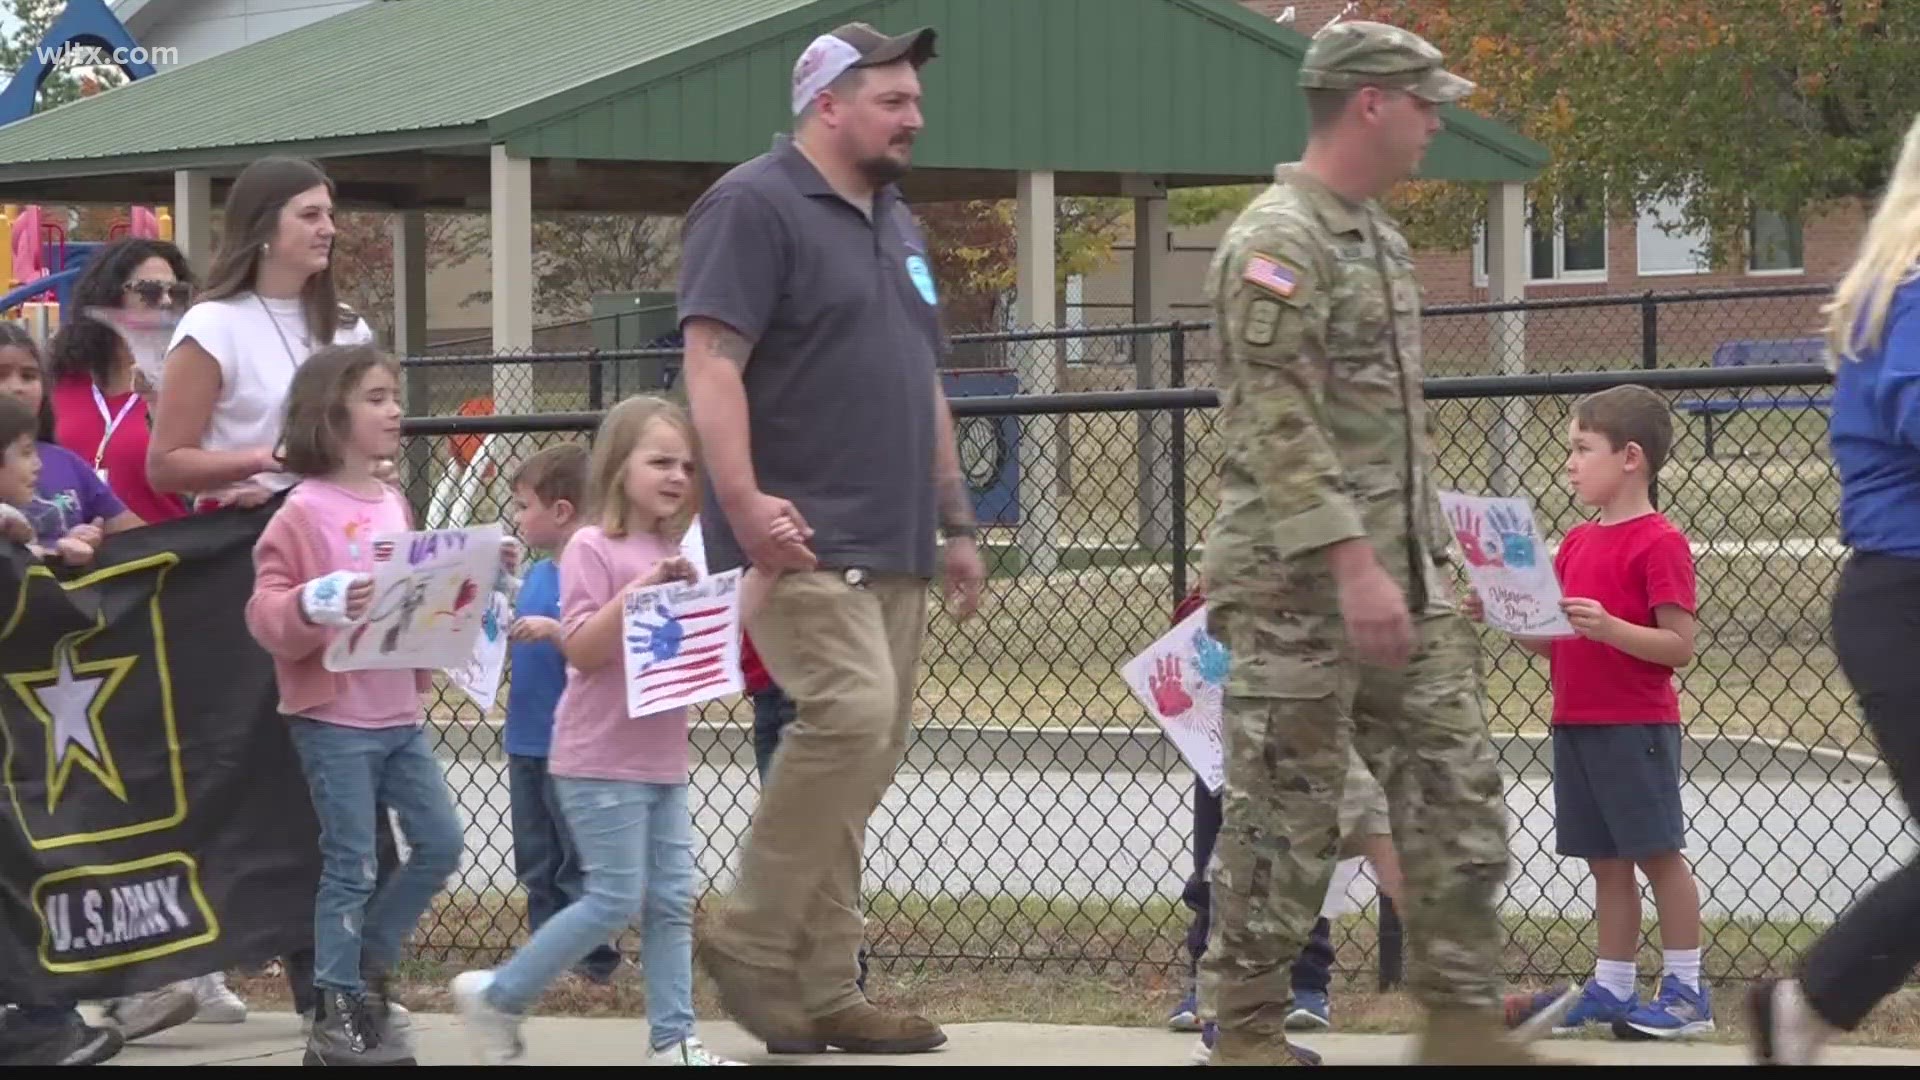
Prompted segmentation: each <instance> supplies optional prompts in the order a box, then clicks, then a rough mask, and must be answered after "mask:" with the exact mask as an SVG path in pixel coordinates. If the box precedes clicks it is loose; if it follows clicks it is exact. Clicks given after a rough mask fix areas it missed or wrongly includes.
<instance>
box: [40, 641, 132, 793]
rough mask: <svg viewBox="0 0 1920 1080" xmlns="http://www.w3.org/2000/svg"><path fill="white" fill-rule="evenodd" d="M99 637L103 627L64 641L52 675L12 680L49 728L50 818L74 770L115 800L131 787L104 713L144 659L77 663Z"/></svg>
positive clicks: (56, 647)
mask: <svg viewBox="0 0 1920 1080" xmlns="http://www.w3.org/2000/svg"><path fill="white" fill-rule="evenodd" d="M99 632H100V631H99V629H98V628H96V629H93V630H82V631H81V632H79V633H77V634H68V635H67V636H66V637H63V638H61V639H60V641H59V642H58V643H57V644H55V645H54V647H53V668H52V669H51V670H48V671H29V672H20V673H16V674H10V675H8V676H7V683H8V685H10V686H12V687H13V690H14V693H16V694H19V695H20V700H22V701H24V702H26V705H27V708H28V709H30V710H32V712H33V714H34V715H35V716H37V717H39V718H40V722H41V723H43V724H45V725H47V813H48V814H53V813H55V812H56V811H57V810H58V809H59V807H60V795H61V793H62V792H63V791H65V790H66V786H67V776H68V774H69V773H71V772H72V771H73V767H74V766H75V765H79V766H80V767H81V768H84V769H86V770H87V771H88V772H90V773H92V774H93V775H94V776H95V777H97V778H98V779H99V781H100V785H101V786H102V787H104V788H106V789H107V790H108V791H110V792H112V793H113V795H114V797H115V798H117V799H119V800H120V801H121V802H126V801H127V786H126V785H125V784H124V783H122V782H121V780H120V770H119V769H117V768H115V767H114V764H113V750H112V748H111V747H110V746H108V744H107V736H106V732H105V731H103V730H102V729H101V726H100V711H101V710H102V709H103V708H105V707H106V704H107V702H108V701H111V700H112V699H113V692H114V691H115V690H117V689H119V687H120V682H121V680H123V679H125V678H126V677H127V672H128V670H129V669H131V668H132V667H133V665H134V664H137V663H139V661H140V658H139V657H137V656H115V657H110V658H107V659H101V660H90V661H84V662H80V663H75V662H74V654H75V652H77V651H78V649H79V647H80V645H81V643H82V642H84V641H85V640H86V639H87V638H90V637H93V636H94V635H95V634H97V633H99Z"/></svg>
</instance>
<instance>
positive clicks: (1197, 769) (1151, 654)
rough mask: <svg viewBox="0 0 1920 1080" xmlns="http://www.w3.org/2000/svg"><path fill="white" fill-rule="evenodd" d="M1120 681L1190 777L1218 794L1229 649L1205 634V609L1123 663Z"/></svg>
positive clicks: (1223, 776)
mask: <svg viewBox="0 0 1920 1080" xmlns="http://www.w3.org/2000/svg"><path fill="white" fill-rule="evenodd" d="M1120 677H1121V678H1123V679H1125V680H1126V681H1127V686H1128V687H1130V688H1131V689H1132V690H1133V694H1134V696H1135V697H1137V698H1139V699H1140V703H1141V704H1142V705H1145V706H1146V707H1147V713H1148V715H1150V716H1152V717H1153V719H1154V722H1155V723H1158V724H1159V725H1160V730H1162V731H1164V732H1166V733H1167V738H1168V739H1170V740H1171V741H1172V742H1173V745H1174V747H1175V748H1176V749H1178V750H1179V751H1180V756H1181V757H1183V758H1185V759H1186V760H1187V765H1188V766H1189V767H1191V768H1192V769H1193V772H1194V775H1195V776H1198V777H1199V778H1200V782H1201V783H1203V784H1205V785H1207V790H1208V791H1211V792H1214V793H1216V794H1217V793H1218V792H1219V791H1220V788H1221V786H1222V785H1224V784H1225V783H1226V755H1225V752H1224V750H1223V748H1222V741H1221V736H1220V699H1221V698H1222V697H1223V696H1224V692H1225V687H1226V683H1227V647H1226V646H1225V645H1222V644H1221V643H1220V642H1218V641H1216V640H1214V637H1213V635H1212V634H1209V633H1207V608H1206V605H1205V604H1202V605H1201V606H1200V609H1199V610H1198V611H1195V612H1194V613H1193V614H1191V615H1188V616H1187V617H1186V618H1184V619H1182V620H1180V623H1179V625H1177V626H1175V627H1174V628H1173V629H1172V630H1169V631H1168V632H1167V633H1166V635H1165V636H1164V637H1162V638H1161V639H1160V640H1158V641H1156V642H1154V643H1153V644H1152V645H1149V646H1147V651H1145V652H1143V653H1141V654H1140V655H1139V656H1136V657H1134V658H1133V659H1132V660H1129V661H1127V663H1126V664H1125V665H1124V666H1123V667H1121V669H1120Z"/></svg>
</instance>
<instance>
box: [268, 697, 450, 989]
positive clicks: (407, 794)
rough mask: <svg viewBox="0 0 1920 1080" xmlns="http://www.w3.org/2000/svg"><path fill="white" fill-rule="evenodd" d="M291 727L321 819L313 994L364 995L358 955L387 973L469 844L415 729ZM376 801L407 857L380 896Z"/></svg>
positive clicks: (294, 723) (298, 722) (299, 721)
mask: <svg viewBox="0 0 1920 1080" xmlns="http://www.w3.org/2000/svg"><path fill="white" fill-rule="evenodd" d="M288 724H289V730H290V731H291V733H292V736H293V748H294V750H295V751H296V752H298V753H299V755H300V768H301V771H302V772H304V773H306V776H307V790H308V791H309V792H311V793H312V796H313V812H314V815H315V816H316V817H318V818H319V819H320V892H319V895H317V896H316V897H315V898H314V902H313V953H314V957H313V984H314V986H315V987H317V988H319V989H321V990H339V991H344V992H346V993H351V994H358V993H363V992H365V990H366V982H365V980H363V979H362V978H361V971H360V963H361V958H362V955H363V954H364V956H365V959H366V962H367V964H368V966H369V967H371V968H373V969H374V970H377V971H389V970H392V967H393V964H394V962H395V961H397V960H398V959H399V958H400V949H401V947H402V946H404V945H405V944H406V941H407V935H409V934H411V933H412V932H413V928H414V926H415V925H416V924H418V923H419V921H420V916H421V915H423V914H425V913H426V910H427V906H428V905H430V904H432V903H433V898H434V896H435V894H437V893H439V892H440V890H441V888H442V887H444V886H445V885H446V882H447V879H448V878H450V877H452V876H453V873H454V871H456V870H458V869H460V854H461V850H462V848H463V847H464V846H465V843H466V836H465V833H464V830H463V829H462V828H461V825H460V817H459V815H458V814H457V813H455V812H454V808H453V794H452V792H450V791H448V790H447V779H446V776H445V774H444V773H443V772H442V771H441V769H440V762H439V761H438V760H437V759H436V758H435V757H434V756H433V750H432V748H431V747H430V746H428V744H427V735H426V732H425V730H424V729H423V728H421V727H420V725H417V724H412V725H408V726H406V727H395V728H378V729H371V730H370V729H364V728H350V727H345V726H342V725H339V724H326V723H321V722H320V721H317V720H307V719H303V718H300V717H294V718H291V719H289V720H288ZM376 801H377V802H380V803H384V804H385V805H386V806H388V807H390V808H391V809H392V810H393V812H394V813H395V814H396V815H397V816H398V817H399V819H400V833H401V835H402V836H404V837H406V841H407V846H408V847H409V848H411V849H412V850H411V851H410V852H409V853H408V857H407V861H406V862H405V863H403V864H401V866H400V868H399V869H398V870H396V871H395V872H394V874H393V876H392V877H391V878H389V879H388V880H387V881H386V883H385V884H382V885H380V886H379V887H378V889H377V890H376V888H375V882H376V875H377V856H376V855H375V851H374V829H375V827H376V825H377V823H376V822H375V820H374V805H375V803H376Z"/></svg>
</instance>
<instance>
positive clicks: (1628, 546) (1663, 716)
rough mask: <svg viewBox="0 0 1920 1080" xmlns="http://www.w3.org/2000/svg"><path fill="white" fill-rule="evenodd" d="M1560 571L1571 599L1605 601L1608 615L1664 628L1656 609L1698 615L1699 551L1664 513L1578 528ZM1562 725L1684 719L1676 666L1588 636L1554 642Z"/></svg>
mask: <svg viewBox="0 0 1920 1080" xmlns="http://www.w3.org/2000/svg"><path fill="white" fill-rule="evenodd" d="M1553 570H1554V573H1555V574H1557V575H1558V576H1559V578H1560V589H1561V591H1562V593H1564V594H1565V595H1566V596H1569V597H1584V598H1586V599H1589V600H1598V601H1599V602H1600V604H1601V605H1602V606H1603V607H1605V608H1606V609H1607V614H1609V615H1612V616H1614V617H1616V618H1620V619H1625V620H1626V621H1627V622H1630V623H1634V624H1636V625H1639V626H1657V625H1659V624H1658V623H1657V622H1656V621H1655V620H1654V617H1653V609H1654V608H1656V607H1658V606H1659V605H1661V604H1674V605H1677V606H1679V607H1681V608H1684V609H1685V610H1686V611H1687V612H1688V613H1689V614H1696V613H1697V608H1696V607H1695V597H1694V576H1693V552H1692V550H1691V549H1690V548H1689V547H1688V544H1687V537H1686V534H1685V533H1682V532H1681V531H1680V530H1679V529H1677V528H1675V527H1674V526H1673V523H1672V522H1670V521H1668V520H1667V519H1666V518H1665V517H1663V516H1661V515H1660V514H1657V513H1655V514H1645V515H1642V516H1640V517H1637V518H1633V519H1632V520H1630V521H1623V522H1620V523H1619V524H1618V525H1601V524H1599V523H1598V522H1591V521H1590V522H1587V523H1585V524H1582V525H1576V526H1574V527H1573V530H1572V531H1571V532H1569V533H1567V538H1566V539H1565V540H1563V541H1561V543H1560V552H1559V554H1557V555H1555V556H1554V559H1553ZM1552 666H1553V722H1554V723H1556V724H1677V723H1679V722H1680V695H1679V693H1678V692H1677V691H1676V690H1675V689H1674V685H1673V669H1672V668H1670V667H1664V666H1662V665H1660V664H1651V663H1648V662H1647V661H1645V660H1642V659H1640V658H1638V657H1635V656H1629V655H1628V654H1626V653H1624V652H1621V651H1620V650H1619V649H1616V648H1614V647H1613V646H1611V645H1602V644H1600V643H1599V642H1597V641H1589V640H1588V639H1586V638H1583V637H1573V638H1563V639H1555V641H1554V642H1553V661H1552Z"/></svg>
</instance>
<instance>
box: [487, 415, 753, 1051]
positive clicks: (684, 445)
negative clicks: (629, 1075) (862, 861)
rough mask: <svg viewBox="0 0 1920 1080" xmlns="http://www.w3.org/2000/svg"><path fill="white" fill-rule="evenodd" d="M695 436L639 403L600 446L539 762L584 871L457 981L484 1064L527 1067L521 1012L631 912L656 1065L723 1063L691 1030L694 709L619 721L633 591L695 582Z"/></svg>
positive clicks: (565, 585) (569, 567) (567, 592)
mask: <svg viewBox="0 0 1920 1080" xmlns="http://www.w3.org/2000/svg"><path fill="white" fill-rule="evenodd" d="M694 500H695V493H694V487H693V438H692V434H691V430H690V428H689V427H688V424H687V420H686V417H685V416H684V415H683V414H682V413H681V412H680V410H679V409H678V408H676V407H675V406H674V405H672V404H671V403H669V402H666V401H663V400H661V399H659V398H654V397H632V398H628V399H626V400H625V401H622V402H621V403H620V404H618V405H616V406H614V407H613V408H612V409H611V410H610V411H609V412H608V413H607V416H606V419H605V420H603V421H602V422H601V424H600V430H599V432H598V433H597V434H596V435H595V437H594V442H593V460H592V464H591V466H590V470H589V475H588V486H587V502H588V507H587V512H586V520H587V522H588V524H586V525H584V526H582V527H581V529H580V530H579V531H578V532H576V533H574V534H573V538H572V539H571V540H569V541H568V542H567V546H566V550H565V551H564V552H562V553H561V556H560V622H561V639H560V650H561V652H562V653H564V654H565V655H566V658H567V688H566V690H565V692H564V693H562V694H561V696H560V703H559V705H558V706H557V707H556V708H555V710H554V721H553V748H552V751H551V756H550V757H549V758H548V760H547V769H548V772H549V773H550V774H551V775H552V777H553V785H554V791H555V793H556V794H557V796H558V798H559V802H560V808H561V812H562V816H564V817H565V819H566V823H567V829H568V831H569V832H570V833H571V834H572V835H573V841H574V846H575V847H576V848H578V850H579V852H580V861H581V864H582V865H583V866H585V867H586V887H585V892H584V893H583V895H582V896H581V897H580V899H578V900H576V901H574V902H573V903H572V904H569V905H568V906H567V907H565V908H563V909H561V910H560V911H559V912H557V913H556V914H554V915H553V916H552V917H551V918H549V919H548V920H547V921H546V922H545V923H543V924H542V925H541V927H540V929H539V930H538V931H536V932H535V933H534V935H533V938H532V939H531V940H529V941H528V942H527V943H526V944H525V945H524V946H522V947H521V948H520V951H518V952H516V953H515V954H514V955H513V958H512V959H511V960H509V961H507V963H506V964H505V965H504V966H503V967H501V968H499V969H498V970H495V971H469V972H466V973H464V974H462V975H460V976H459V977H458V978H456V979H454V980H453V996H454V1000H455V1002H456V1003H457V1004H458V1005H459V1007H460V1011H461V1013H462V1014H464V1015H465V1017H466V1021H467V1026H468V1029H469V1031H471V1032H472V1034H473V1038H472V1040H471V1045H472V1047H473V1050H474V1052H475V1054H476V1055H477V1057H478V1060H479V1061H480V1063H481V1064H506V1063H508V1062H511V1061H514V1060H516V1059H518V1058H520V1057H521V1055H522V1054H523V1052H524V1046H523V1045H522V1043H521V1040H520V1021H521V1017H523V1016H524V1015H525V1014H526V1011H527V1009H528V1008H529V1007H531V1006H532V1005H533V1003H534V1002H535V1001H536V1000H538V999H539V997H540V994H541V993H542V992H543V991H544V990H545V989H546V988H547V986H548V985H550V984H551V983H552V982H553V981H554V980H555V979H557V978H559V977H560V975H561V974H562V973H563V972H565V971H566V970H567V969H568V968H570V967H572V966H573V964H574V963H575V962H576V961H578V960H579V959H580V958H581V957H582V956H585V955H586V954H587V953H588V951H589V950H591V949H592V948H593V947H594V946H595V945H598V944H601V943H602V942H605V941H607V940H608V939H609V938H610V937H612V936H614V935H616V934H618V933H620V931H621V930H623V929H625V928H626V926H627V924H628V922H629V921H631V920H632V919H633V918H634V917H635V916H636V915H637V916H639V918H640V970H641V972H642V974H643V975H644V977H645V978H646V983H647V1020H648V1023H649V1026H650V1028H651V1029H652V1030H651V1032H650V1034H651V1039H650V1042H649V1049H650V1050H651V1054H650V1058H649V1064H654V1065H731V1064H736V1063H735V1062H729V1061H724V1060H722V1059H720V1058H718V1057H715V1056H714V1055H713V1054H712V1053H710V1052H709V1051H708V1050H707V1049H706V1048H705V1047H704V1046H703V1045H702V1044H701V1042H700V1039H699V1038H698V1037H696V1036H695V1035H694V1032H693V902H694V896H695V893H696V892H697V891H698V885H699V871H698V868H697V867H696V865H695V863H694V855H693V848H694V841H693V816H692V813H691V811H690V810H689V809H688V805H687V712H686V710H685V709H670V710H668V711H666V712H660V713H654V714H652V715H648V716H628V715H627V690H626V667H625V663H624V660H623V658H622V656H621V641H620V635H621V627H622V622H623V620H624V608H625V602H626V594H627V593H628V592H630V591H632V590H634V589H643V588H647V587H649V586H653V585H660V584H664V583H666V582H669V581H692V580H694V577H695V572H694V569H693V567H692V566H691V565H690V564H689V563H688V562H687V560H686V559H685V558H683V557H682V556H681V554H680V537H681V535H682V534H683V533H684V532H685V531H686V527H687V522H688V520H689V518H690V517H691V514H692V511H693V503H694Z"/></svg>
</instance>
